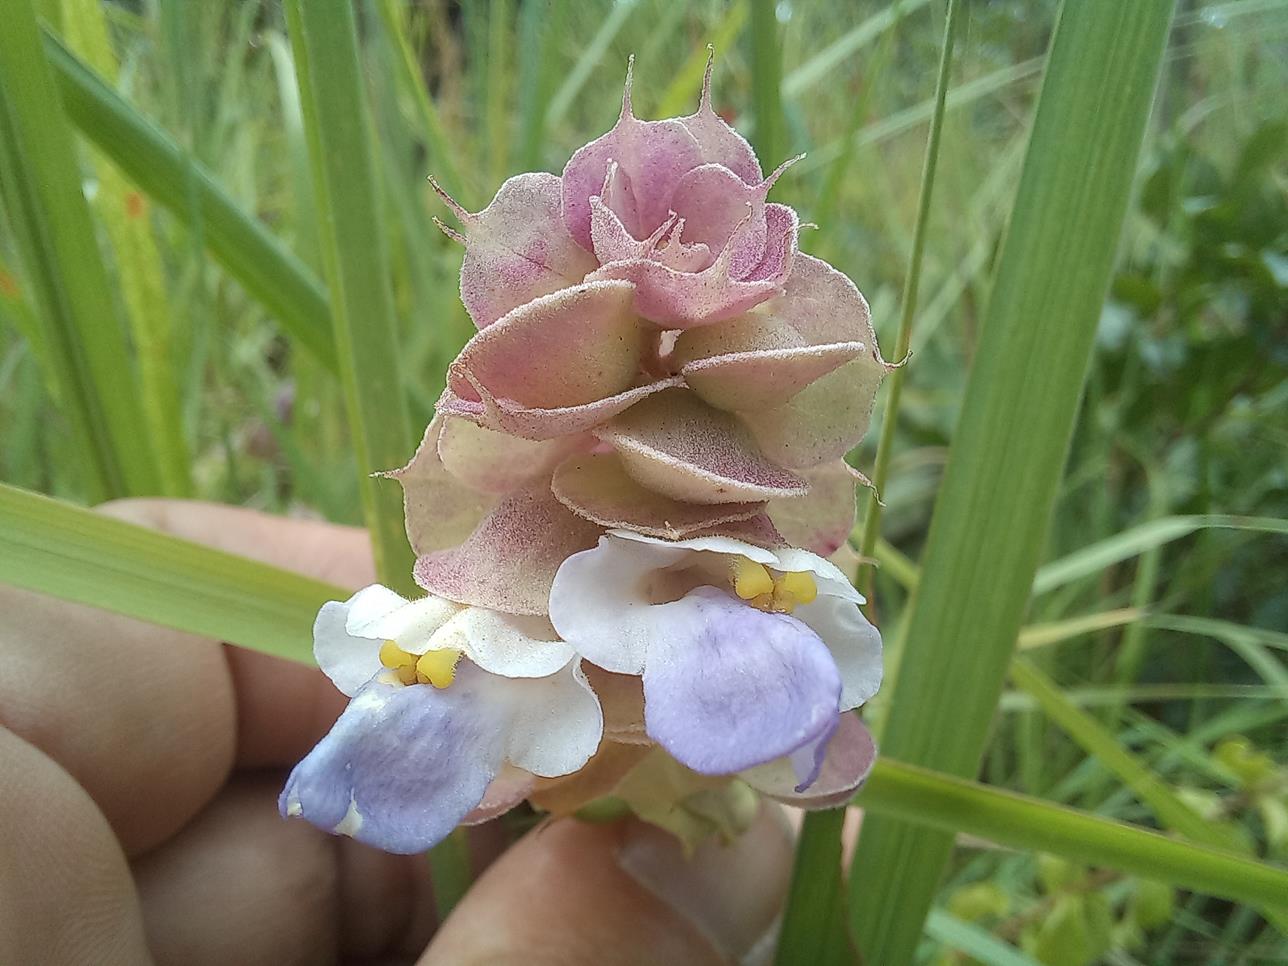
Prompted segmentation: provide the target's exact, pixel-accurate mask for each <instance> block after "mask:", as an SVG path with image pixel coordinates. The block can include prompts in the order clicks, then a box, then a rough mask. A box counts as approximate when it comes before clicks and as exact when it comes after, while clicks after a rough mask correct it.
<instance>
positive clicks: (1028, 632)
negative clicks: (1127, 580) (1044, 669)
mask: <svg viewBox="0 0 1288 966" xmlns="http://www.w3.org/2000/svg"><path fill="white" fill-rule="evenodd" d="M1144 615H1145V611H1144V609H1142V608H1140V607H1123V608H1120V609H1119V610H1107V611H1101V612H1100V613H1098V614H1080V615H1079V616H1077V617H1069V618H1066V619H1065V620H1060V621H1050V622H1048V623H1045V624H1029V625H1028V626H1027V627H1023V628H1021V629H1020V638H1019V642H1018V644H1017V646H1018V647H1019V649H1020V650H1022V651H1027V650H1031V649H1032V648H1035V647H1048V646H1050V645H1052V644H1059V643H1060V642H1061V641H1067V640H1070V639H1072V638H1075V637H1081V636H1083V635H1084V634H1091V633H1094V632H1095V631H1103V630H1107V629H1109V628H1111V627H1122V626H1123V625H1125V624H1126V625H1129V624H1131V623H1132V622H1133V621H1138V620H1140V619H1141V617H1143V616H1144Z"/></svg>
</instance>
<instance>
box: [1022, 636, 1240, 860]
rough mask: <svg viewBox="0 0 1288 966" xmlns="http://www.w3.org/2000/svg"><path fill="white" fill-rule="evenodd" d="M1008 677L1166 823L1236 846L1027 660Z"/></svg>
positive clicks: (1205, 841)
mask: <svg viewBox="0 0 1288 966" xmlns="http://www.w3.org/2000/svg"><path fill="white" fill-rule="evenodd" d="M1011 680H1012V681H1014V682H1015V684H1016V686H1017V687H1019V688H1021V689H1022V690H1024V691H1026V692H1027V693H1028V694H1029V695H1031V696H1032V697H1033V699H1034V700H1035V701H1037V703H1038V707H1040V708H1041V709H1042V712H1043V714H1045V715H1046V716H1047V718H1049V719H1050V720H1051V721H1053V722H1054V723H1055V724H1056V726H1057V727H1059V728H1060V729H1061V730H1062V731H1064V732H1065V734H1067V735H1068V736H1069V737H1071V738H1072V739H1073V740H1074V741H1076V742H1077V743H1078V744H1079V745H1080V746H1081V747H1082V749H1083V750H1084V751H1086V752H1087V754H1089V755H1092V756H1094V757H1095V758H1096V759H1097V760H1098V761H1099V762H1100V764H1101V765H1103V766H1104V767H1105V768H1107V769H1109V770H1110V771H1111V772H1113V773H1114V774H1115V775H1117V776H1118V778H1120V779H1121V780H1122V782H1123V783H1124V784H1125V785H1126V786H1127V787H1128V788H1130V789H1131V790H1132V791H1133V792H1135V794H1136V797H1137V798H1138V799H1139V800H1140V801H1141V802H1142V803H1144V804H1145V805H1146V806H1148V807H1149V809H1150V811H1152V812H1153V813H1154V815H1155V816H1156V817H1157V818H1158V821H1159V823H1160V824H1162V825H1163V827H1164V828H1166V829H1169V830H1170V831H1173V832H1179V833H1180V834H1181V835H1184V836H1185V837H1186V838H1188V839H1190V840H1192V841H1194V842H1198V843H1199V844H1201V845H1207V846H1211V847H1212V848H1224V849H1229V848H1236V849H1237V848H1238V840H1237V838H1232V837H1231V835H1230V834H1229V830H1228V829H1226V828H1225V827H1223V826H1220V825H1217V824H1215V823H1211V822H1209V821H1208V820H1207V819H1205V818H1204V817H1203V816H1201V815H1199V814H1198V812H1196V811H1194V809H1192V808H1190V806H1188V805H1186V804H1185V803H1184V802H1183V801H1181V800H1180V799H1179V798H1178V797H1177V796H1176V794H1175V793H1174V792H1173V791H1172V790H1171V789H1170V788H1168V787H1167V785H1166V784H1164V783H1163V782H1162V781H1161V780H1159V778H1158V776H1157V775H1155V774H1154V773H1153V772H1152V771H1150V770H1149V768H1147V767H1146V766H1145V765H1144V764H1143V763H1141V762H1140V761H1138V760H1137V759H1136V756H1135V755H1133V754H1132V753H1131V752H1130V751H1128V750H1127V749H1126V748H1124V747H1123V746H1122V745H1121V744H1120V743H1119V742H1118V739H1117V738H1115V737H1114V735H1112V734H1111V733H1109V732H1108V731H1107V730H1106V729H1105V728H1104V726H1103V725H1101V723H1100V722H1099V721H1097V720H1096V719H1095V718H1093V717H1092V716H1091V715H1089V714H1087V713H1086V712H1085V711H1083V710H1082V709H1081V708H1079V707H1078V706H1077V705H1075V704H1073V703H1072V702H1070V701H1068V700H1067V699H1066V698H1065V697H1064V695H1063V694H1062V693H1061V692H1060V689H1059V687H1057V686H1056V684H1055V682H1054V681H1052V680H1051V679H1050V678H1048V677H1047V676H1046V675H1045V674H1043V673H1042V672H1041V671H1040V670H1038V669H1037V668H1036V667H1035V666H1034V665H1033V663H1032V662H1031V661H1027V660H1025V659H1023V658H1016V659H1015V660H1014V661H1013V662H1012V663H1011Z"/></svg>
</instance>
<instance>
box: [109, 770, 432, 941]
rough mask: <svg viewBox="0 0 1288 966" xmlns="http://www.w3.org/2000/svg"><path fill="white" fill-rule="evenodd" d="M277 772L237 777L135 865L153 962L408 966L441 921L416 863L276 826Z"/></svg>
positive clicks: (301, 826)
mask: <svg viewBox="0 0 1288 966" xmlns="http://www.w3.org/2000/svg"><path fill="white" fill-rule="evenodd" d="M280 787H281V776H280V775H274V774H267V773H261V774H252V775H243V776H239V777H237V778H235V779H233V781H232V782H230V783H229V785H228V787H227V788H225V789H224V790H223V791H222V792H220V794H219V796H218V797H217V798H216V799H215V800H214V801H213V802H211V804H210V806H209V807H208V808H207V809H206V810H205V811H203V812H202V813H201V814H200V815H199V816H198V817H197V818H196V819H195V820H194V821H193V822H192V823H191V824H190V825H188V826H187V827H186V828H184V830H183V831H182V832H180V833H179V834H178V835H177V836H175V837H174V838H173V839H172V840H171V841H169V842H167V843H165V845H163V846H162V847H160V848H159V849H156V850H155V851H153V852H150V853H149V854H148V855H146V856H144V857H143V858H141V859H139V860H138V861H137V862H136V863H135V866H134V871H135V876H136V879H137V882H138V889H139V895H140V897H141V900H142V904H143V910H144V912H143V917H144V921H145V923H146V925H147V936H148V943H149V945H150V947H151V949H152V952H153V955H154V956H155V958H156V961H157V962H158V963H159V964H163V966H164V964H167V963H175V964H182V966H203V964H207V963H208V964H211V966H216V964H218V966H222V964H224V963H232V962H235V963H238V964H244V966H254V964H257V963H265V964H277V963H282V962H300V963H315V962H328V961H331V960H333V959H335V958H336V957H337V955H338V956H339V958H340V959H341V960H343V961H360V962H390V961H405V962H411V961H412V960H414V959H415V957H416V955H417V954H418V953H419V952H420V951H421V950H423V949H424V947H425V944H426V943H427V942H428V941H429V938H430V936H431V935H432V934H433V930H434V927H435V925H436V923H437V918H436V915H435V909H434V901H433V892H432V889H431V886H430V878H429V863H428V861H427V860H426V859H425V857H424V856H407V855H388V854H386V853H383V852H379V851H377V850H375V849H372V848H368V847H367V846H365V845H362V844H361V843H359V842H355V841H353V840H352V839H345V838H336V837H333V836H329V835H325V834H323V833H321V832H319V831H318V830H317V829H315V828H313V827H312V826H311V825H308V824H307V823H304V822H283V821H282V820H281V818H280V817H279V816H278V815H277V809H276V799H277V793H278V790H279V789H280Z"/></svg>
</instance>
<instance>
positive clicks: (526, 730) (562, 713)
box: [280, 45, 891, 852]
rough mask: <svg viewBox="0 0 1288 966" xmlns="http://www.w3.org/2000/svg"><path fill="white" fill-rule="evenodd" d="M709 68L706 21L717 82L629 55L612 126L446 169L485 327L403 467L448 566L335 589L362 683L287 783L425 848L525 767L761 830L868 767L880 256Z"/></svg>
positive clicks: (422, 554) (353, 683)
mask: <svg viewBox="0 0 1288 966" xmlns="http://www.w3.org/2000/svg"><path fill="white" fill-rule="evenodd" d="M714 69H715V50H714V47H713V46H711V45H708V46H707V60H706V65H705V69H704V71H703V78H702V90H701V94H700V97H699V102H698V105H697V109H696V110H695V111H694V113H692V114H689V115H686V116H683V117H673V118H666V119H663V120H656V121H645V120H641V119H640V118H638V117H636V116H635V113H634V104H633V85H634V70H635V60H634V56H633V55H632V56H631V57H628V59H627V63H626V76H625V80H624V84H623V88H622V103H621V111H620V113H619V115H618V117H617V119H616V122H615V123H614V124H613V126H612V128H611V129H610V130H609V131H607V132H606V133H604V134H602V135H601V136H599V137H597V138H595V139H594V140H592V141H590V142H589V143H587V144H585V145H583V146H582V147H580V148H578V149H577V151H575V152H574V153H573V155H572V156H571V158H569V160H568V163H567V164H566V165H565V166H564V168H563V171H562V173H560V174H551V173H544V172H530V173H526V174H519V175H516V176H515V177H512V178H510V179H508V180H506V181H505V182H504V183H502V184H501V185H500V186H499V187H498V189H497V191H496V195H495V196H494V197H493V199H492V200H491V202H490V203H489V204H488V205H487V206H486V207H484V208H483V209H481V210H480V211H476V212H471V211H468V210H466V209H465V207H464V206H463V205H461V204H460V203H459V202H457V201H456V200H455V199H454V198H452V196H451V195H450V194H448V193H447V192H446V191H445V190H444V189H443V187H442V186H441V185H440V184H439V182H438V181H437V179H435V178H433V177H430V178H429V184H430V187H431V188H432V189H433V191H434V192H435V193H436V194H437V195H438V196H439V198H440V199H441V200H442V202H443V204H444V205H445V206H446V209H447V210H448V211H449V212H451V216H452V217H451V218H448V217H447V216H446V215H444V219H440V218H438V217H434V222H435V224H437V225H438V227H439V229H440V230H442V231H443V233H444V234H445V235H447V236H448V237H449V238H452V239H453V240H454V241H457V242H459V243H461V244H462V245H463V246H464V249H465V251H464V256H463V258H462V263H461V274H460V291H461V301H462V303H463V304H464V306H465V308H466V310H467V311H468V313H469V315H470V318H471V319H472V320H473V321H474V323H475V325H476V326H477V328H478V331H477V332H476V333H475V334H474V335H473V337H472V338H471V339H469V341H468V342H467V343H466V345H465V346H464V347H463V348H462V349H461V351H460V353H459V355H458V356H457V357H456V359H455V360H453V361H452V362H451V363H450V364H449V365H448V366H447V371H446V385H445V387H444V388H443V391H442V393H441V395H440V397H439V399H438V401H437V403H436V405H435V416H434V419H433V421H432V422H431V423H430V425H429V427H428V428H427V429H426V431H425V434H424V438H423V439H422V441H421V444H420V447H419V448H418V449H417V450H416V453H415V455H414V456H413V457H412V458H411V460H410V461H409V462H408V463H407V465H406V466H404V467H402V468H401V469H397V470H393V471H391V472H389V473H386V474H381V475H384V476H387V477H390V478H393V479H395V480H397V481H398V483H399V484H400V485H401V486H402V488H403V494H404V511H405V515H406V518H407V519H406V526H407V535H408V539H409V541H410V543H411V545H412V548H413V549H414V551H415V553H416V564H415V566H414V570H413V573H412V575H411V576H412V578H413V580H414V581H415V583H416V584H417V585H418V586H419V587H420V588H421V589H422V590H423V591H425V592H426V595H425V596H423V597H421V598H420V599H418V600H407V599H404V598H402V597H400V596H398V595H397V594H395V593H394V592H393V591H391V590H388V589H386V588H383V587H379V586H374V587H368V588H366V589H365V590H362V591H359V592H358V593H357V594H355V595H354V596H353V597H352V598H350V599H349V600H347V601H344V602H340V601H333V602H330V603H328V604H326V605H325V606H324V607H323V608H322V610H321V612H320V613H319V614H318V618H317V622H316V625H315V628H314V652H315V657H316V658H317V661H318V664H319V666H320V667H321V668H322V669H323V670H324V671H325V672H326V673H327V674H328V675H329V676H330V677H331V680H332V681H333V682H334V684H335V685H336V687H337V688H338V689H339V690H341V691H342V692H343V693H344V694H346V695H348V696H349V697H350V699H351V700H350V703H349V705H348V707H347V708H346V710H345V711H344V712H343V714H341V715H340V717H339V719H338V720H337V721H336V722H335V725H334V727H333V728H332V729H331V731H330V733H329V734H328V735H327V736H326V737H325V738H323V739H322V741H321V742H319V743H318V745H317V746H316V747H315V748H314V749H313V751H312V752H310V753H309V754H308V755H307V756H306V757H305V758H304V759H303V760H302V761H301V762H300V763H299V764H298V765H297V766H296V768H295V769H294V770H293V771H292V773H291V775H290V777H289V779H288V780H287V783H286V786H285V788H284V789H283V792H282V795H281V799H280V808H281V811H282V814H283V815H285V816H288V817H296V816H298V817H302V818H304V819H306V820H308V821H310V822H312V823H313V824H314V825H317V826H318V827H320V828H323V829H325V830H328V831H331V832H334V833H336V834H343V835H350V836H353V837H355V838H358V839H360V840H362V841H364V842H368V843H370V844H372V845H375V846H377V847H380V848H383V849H386V850H389V851H394V852H414V851H421V850H423V849H426V848H429V847H431V846H433V845H434V844H435V843H436V842H438V841H440V840H441V839H442V838H443V837H444V836H445V835H447V834H448V833H449V832H450V831H451V829H452V828H453V827H454V826H456V825H457V824H460V823H470V822H475V821H482V820H485V819H488V818H492V817H495V816H496V815H499V814H500V813H502V812H504V811H505V810H506V809H507V808H510V807H512V806H513V805H515V804H516V803H518V802H519V801H521V800H522V799H523V798H524V797H528V798H530V800H531V801H532V802H533V804H534V805H535V806H537V807H538V808H545V809H549V810H551V811H553V812H554V813H556V814H570V813H573V812H575V811H576V810H577V809H579V808H580V807H581V806H582V805H584V804H585V803H586V802H588V801H590V800H591V799H593V798H595V797H597V796H603V795H612V796H614V797H615V798H617V799H618V800H619V801H622V802H625V803H626V804H627V805H628V806H629V807H630V808H631V809H632V810H633V811H634V812H635V813H636V814H637V815H638V816H640V817H641V818H643V819H645V820H647V821H654V822H657V823H660V824H662V825H663V826H664V827H668V828H671V829H674V830H677V831H678V832H679V833H680V834H682V835H688V836H690V837H692V836H695V835H698V834H700V833H699V832H698V831H696V830H699V829H704V830H708V831H711V830H713V824H714V825H715V826H718V827H719V829H720V830H721V832H722V833H728V834H737V833H738V832H739V831H740V830H742V829H744V828H745V827H746V822H745V821H743V820H740V819H738V818H737V816H738V815H743V816H745V815H747V814H751V813H752V812H754V811H755V804H756V796H757V795H762V796H765V797H768V798H772V799H775V800H778V801H782V802H785V803H788V804H793V805H798V806H801V807H805V808H818V807H832V806H835V805H838V804H842V803H844V802H845V801H846V800H847V799H848V797H849V796H850V795H851V794H852V793H853V791H854V789H855V788H857V787H858V785H859V784H861V783H862V781H863V779H864V777H865V776H866V775H867V774H868V771H869V770H870V769H871V766H872V761H873V757H874V755H875V746H874V745H873V743H872V739H871V736H870V735H869V734H868V733H867V732H866V730H864V728H863V726H862V724H861V723H860V722H859V721H858V719H857V718H856V717H855V716H854V715H852V714H849V712H850V711H851V710H852V709H853V708H855V707H858V706H859V705H861V704H862V703H863V702H865V701H866V700H867V699H868V698H870V697H871V696H872V695H873V693H874V692H875V691H876V689H877V687H878V686H879V684H880V681H881V675H882V670H881V639H880V635H879V634H878V633H877V631H876V629H875V628H874V627H872V625H871V624H869V623H868V622H867V620H866V619H865V618H864V616H863V613H862V612H861V610H860V605H861V604H862V603H863V598H862V597H860V596H859V594H858V593H857V592H856V591H855V590H854V588H853V586H852V585H851V584H850V582H849V581H848V580H847V579H846V577H845V574H844V573H843V572H842V571H841V570H840V569H838V565H837V562H840V561H842V560H845V561H847V562H846V563H845V566H847V567H848V566H852V565H853V551H852V550H850V549H849V547H848V537H849V535H850V533H851V530H852V528H853V523H854V516H855V490H856V486H857V485H858V484H860V483H862V484H864V485H868V486H871V484H870V483H869V482H868V481H867V480H866V479H865V478H864V477H863V476H862V474H860V473H859V472H858V471H857V470H853V469H852V468H850V467H849V466H848V464H846V462H845V460H844V456H845V454H846V453H847V452H848V451H849V450H851V449H852V448H853V447H854V446H855V445H856V444H857V443H858V441H859V439H860V438H861V437H862V435H863V433H864V430H865V429H866V426H867V422H868V418H869V415H870V413H871V410H872V403H873V399H874V396H875V394H876V391H877V387H878V385H879V383H880V381H881V379H882V377H883V376H884V375H885V374H886V373H887V372H888V371H889V369H890V368H891V366H890V364H889V363H887V362H885V361H884V360H883V359H882V357H881V354H880V351H879V350H878V349H877V344H876V336H875V333H874V330H873V327H872V323H871V318H870V312H869V308H868V304H867V302H866V301H865V300H864V298H863V296H862V295H861V294H860V293H859V291H858V289H857V288H855V286H854V284H853V283H852V282H851V281H850V280H849V279H848V278H846V277H845V276H844V275H843V274H842V273H841V272H839V271H837V270H836V269H835V268H833V267H831V266H830V265H828V264H827V263H826V262H823V261H821V260H819V259H817V258H813V257H811V256H810V255H807V254H805V253H803V252H801V251H799V243H800V230H801V228H802V225H801V224H800V219H799V217H798V216H797V214H796V212H795V211H794V210H793V209H792V208H791V207H789V206H787V205H784V204H779V203H776V202H770V201H769V200H768V195H769V192H770V190H771V189H772V188H773V186H774V185H775V183H776V182H777V181H778V179H779V178H781V177H782V176H783V174H784V173H785V172H786V171H787V170H788V168H790V167H791V166H792V165H793V164H795V163H797V162H799V161H800V160H801V158H802V157H803V155H797V156H795V157H790V158H788V159H787V160H786V161H784V162H782V163H781V164H779V165H778V166H777V167H776V168H774V169H773V170H772V171H770V172H769V173H768V174H765V173H764V172H763V169H762V167H761V164H760V160H759V159H758V158H757V157H756V154H755V152H754V150H753V149H752V147H751V145H750V144H749V143H748V142H747V141H746V140H745V139H744V138H743V137H742V136H741V135H739V134H738V133H737V131H735V130H734V129H733V127H731V126H730V124H728V123H727V122H726V121H725V120H724V119H723V118H722V117H721V116H720V115H718V114H717V113H716V111H715V107H714V104H713V94H712V84H713V77H714ZM453 219H455V223H454V225H452V224H447V223H445V221H444V220H446V222H449V223H451V222H452V221H453ZM846 554H848V557H846V556H843V555H846ZM832 555H835V556H836V561H837V562H833V561H832V560H830V559H828V558H830V557H831V556H832ZM753 790H754V791H753ZM686 809H691V811H686ZM677 815H679V816H685V815H689V816H692V815H699V816H711V815H724V816H726V818H725V819H718V820H710V819H706V818H704V819H703V820H702V821H694V820H693V819H692V817H690V818H689V819H688V820H687V821H686V820H681V819H676V818H674V816H677Z"/></svg>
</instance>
